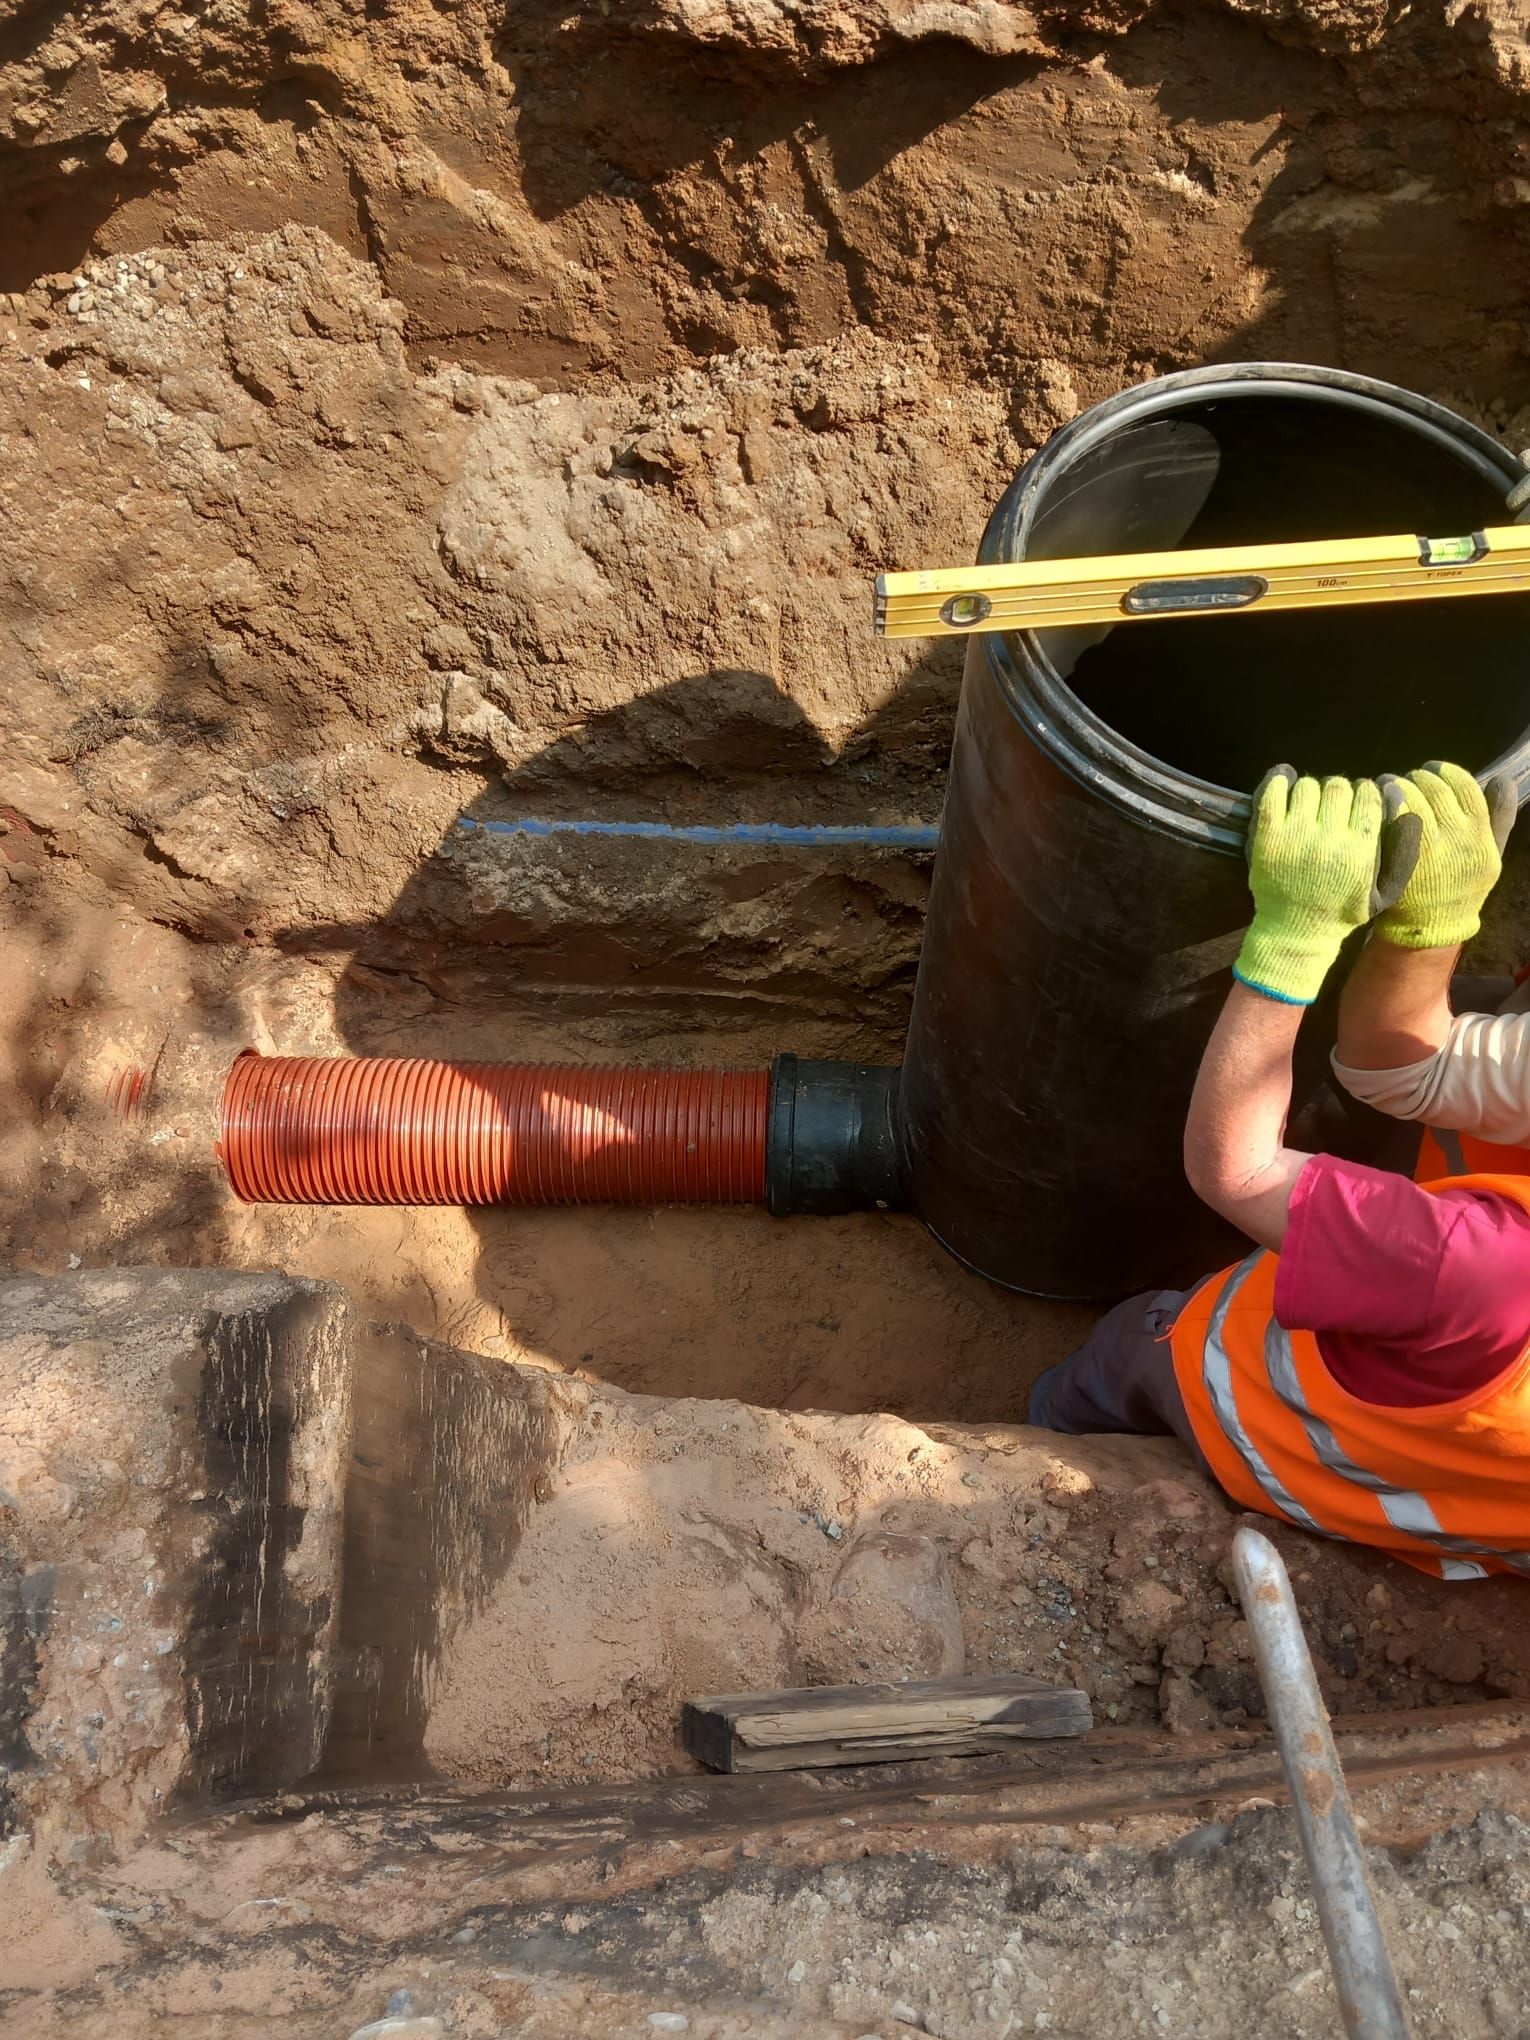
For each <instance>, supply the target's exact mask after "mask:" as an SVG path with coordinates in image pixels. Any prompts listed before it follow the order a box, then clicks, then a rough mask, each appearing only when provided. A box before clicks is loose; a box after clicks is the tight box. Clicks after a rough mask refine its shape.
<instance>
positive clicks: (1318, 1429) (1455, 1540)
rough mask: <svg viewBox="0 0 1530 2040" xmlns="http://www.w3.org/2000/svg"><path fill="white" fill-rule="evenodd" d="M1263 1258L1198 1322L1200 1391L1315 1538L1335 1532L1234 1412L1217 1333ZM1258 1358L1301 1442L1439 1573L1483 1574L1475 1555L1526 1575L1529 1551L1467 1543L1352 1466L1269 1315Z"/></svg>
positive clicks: (1255, 1476) (1257, 1475)
mask: <svg viewBox="0 0 1530 2040" xmlns="http://www.w3.org/2000/svg"><path fill="white" fill-rule="evenodd" d="M1263 1259H1264V1252H1263V1249H1262V1248H1261V1249H1260V1250H1259V1251H1257V1252H1255V1253H1252V1254H1250V1255H1249V1257H1248V1259H1247V1260H1245V1261H1240V1262H1239V1263H1238V1265H1237V1267H1236V1268H1234V1269H1233V1270H1232V1272H1231V1273H1230V1274H1229V1276H1228V1278H1227V1281H1226V1282H1225V1284H1224V1285H1223V1288H1222V1293H1221V1295H1220V1296H1219V1297H1218V1298H1217V1301H1216V1307H1215V1309H1214V1310H1213V1311H1212V1314H1211V1321H1210V1323H1209V1324H1208V1325H1207V1327H1206V1336H1205V1341H1204V1345H1203V1347H1202V1360H1201V1367H1202V1379H1203V1381H1204V1383H1205V1386H1206V1394H1207V1396H1208V1398H1209V1400H1210V1403H1211V1407H1212V1409H1213V1411H1214V1412H1215V1414H1216V1419H1217V1422H1218V1423H1219V1424H1220V1425H1221V1427H1222V1434H1223V1436H1224V1437H1225V1438H1226V1439H1227V1442H1228V1443H1229V1445H1231V1446H1232V1448H1233V1450H1234V1451H1235V1452H1236V1453H1237V1455H1238V1457H1239V1458H1240V1459H1241V1460H1242V1462H1243V1464H1244V1467H1245V1468H1246V1469H1247V1471H1248V1475H1249V1478H1250V1479H1251V1480H1252V1481H1253V1482H1254V1484H1255V1486H1256V1487H1257V1488H1258V1489H1259V1491H1260V1493H1261V1494H1262V1495H1264V1496H1265V1498H1266V1499H1267V1500H1268V1501H1269V1502H1270V1503H1271V1504H1272V1506H1273V1507H1274V1508H1275V1509H1277V1510H1278V1511H1279V1512H1280V1514H1281V1515H1283V1516H1288V1517H1289V1518H1290V1519H1291V1521H1292V1522H1293V1523H1298V1524H1300V1526H1301V1527H1302V1529H1304V1530H1313V1531H1316V1532H1317V1534H1318V1535H1319V1536H1320V1537H1334V1536H1337V1535H1338V1534H1339V1533H1337V1532H1336V1531H1332V1530H1326V1529H1325V1528H1324V1527H1323V1525H1322V1524H1321V1523H1319V1522H1318V1521H1317V1520H1316V1518H1315V1517H1314V1516H1313V1515H1312V1514H1311V1512H1310V1511H1309V1510H1308V1509H1306V1508H1304V1507H1303V1506H1302V1504H1301V1503H1300V1502H1298V1501H1297V1500H1296V1498H1295V1496H1294V1495H1292V1494H1291V1493H1290V1492H1289V1491H1288V1489H1287V1488H1286V1487H1285V1486H1284V1485H1283V1484H1282V1482H1281V1481H1279V1480H1278V1479H1277V1478H1276V1477H1275V1474H1274V1473H1273V1472H1272V1470H1271V1468H1270V1466H1269V1465H1268V1463H1267V1462H1266V1460H1265V1459H1264V1457H1263V1455H1262V1454H1261V1453H1260V1451H1259V1449H1258V1447H1257V1446H1256V1445H1255V1444H1254V1442H1253V1440H1252V1439H1251V1438H1250V1437H1249V1435H1248V1432H1247V1430H1246V1429H1245V1428H1244V1425H1243V1421H1242V1419H1241V1418H1240V1416H1239V1415H1238V1409H1237V1402H1236V1398H1235V1395H1234V1391H1233V1384H1232V1361H1231V1359H1230V1357H1229V1355H1228V1352H1227V1348H1226V1346H1225V1345H1224V1344H1223V1340H1222V1327H1223V1324H1224V1323H1225V1322H1226V1318H1227V1312H1228V1309H1229V1307H1230V1306H1231V1304H1232V1302H1233V1299H1234V1298H1235V1297H1236V1295H1237V1294H1238V1291H1239V1290H1240V1289H1241V1288H1242V1287H1243V1285H1244V1283H1245V1282H1246V1281H1247V1280H1248V1278H1249V1276H1250V1275H1251V1274H1252V1273H1253V1270H1254V1268H1255V1267H1256V1266H1257V1265H1258V1263H1259V1262H1260V1261H1262V1260H1263ZM1264 1365H1265V1372H1266V1374H1267V1375H1268V1377H1269V1382H1270V1387H1271V1390H1272V1391H1273V1393H1274V1395H1275V1397H1276V1399H1277V1400H1278V1401H1279V1402H1281V1403H1283V1404H1284V1405H1285V1407H1286V1408H1287V1409H1288V1410H1290V1411H1291V1412H1292V1414H1293V1415H1294V1416H1296V1417H1297V1418H1298V1419H1299V1420H1300V1422H1301V1426H1302V1429H1303V1430H1304V1431H1305V1433H1306V1435H1307V1442H1308V1444H1309V1445H1310V1446H1311V1448H1312V1452H1313V1456H1314V1458H1316V1460H1317V1461H1318V1464H1319V1465H1320V1466H1323V1467H1325V1468H1326V1469H1327V1470H1328V1472H1329V1473H1332V1474H1336V1475H1337V1476H1338V1477H1339V1479H1341V1480H1347V1481H1350V1482H1352V1483H1353V1484H1354V1485H1355V1486H1356V1487H1359V1488H1363V1489H1365V1491H1366V1492H1367V1493H1368V1494H1372V1495H1374V1496H1375V1497H1376V1499H1377V1501H1378V1502H1379V1503H1380V1504H1381V1512H1382V1514H1383V1515H1384V1516H1385V1517H1386V1519H1387V1521H1388V1522H1389V1523H1390V1524H1391V1525H1392V1527H1393V1529H1394V1530H1400V1531H1402V1532H1403V1534H1404V1535H1405V1536H1408V1537H1416V1538H1417V1539H1418V1540H1419V1541H1420V1543H1425V1544H1431V1545H1433V1546H1434V1547H1435V1549H1436V1550H1437V1551H1438V1552H1439V1554H1440V1571H1441V1574H1442V1575H1443V1577H1444V1578H1446V1579H1447V1580H1480V1579H1485V1578H1486V1577H1487V1569H1486V1567H1485V1566H1481V1565H1478V1564H1476V1563H1474V1560H1475V1559H1478V1558H1493V1559H1496V1560H1497V1561H1498V1563H1499V1564H1500V1565H1504V1566H1507V1567H1508V1568H1509V1570H1510V1571H1511V1572H1515V1573H1519V1574H1522V1575H1525V1576H1527V1577H1530V1552H1525V1551H1499V1550H1496V1549H1495V1548H1494V1547H1493V1546H1491V1545H1487V1544H1477V1543H1474V1542H1473V1541H1472V1540H1471V1539H1470V1538H1466V1537H1454V1536H1451V1535H1450V1534H1449V1532H1447V1531H1446V1530H1445V1529H1444V1527H1443V1526H1442V1525H1441V1522H1440V1519H1439V1517H1438V1516H1437V1515H1436V1514H1435V1512H1434V1510H1433V1508H1432V1507H1431V1506H1430V1504H1429V1502H1428V1501H1427V1500H1426V1499H1425V1498H1424V1496H1423V1495H1421V1494H1418V1493H1417V1492H1416V1491H1415V1490H1414V1489H1412V1488H1400V1487H1396V1486H1394V1485H1393V1484H1392V1482H1390V1481H1388V1480H1384V1479H1383V1478H1382V1477H1381V1475H1380V1474H1377V1473H1372V1472H1371V1471H1370V1469H1369V1468H1368V1467H1364V1466H1360V1465H1357V1464H1356V1462H1355V1461H1354V1460H1353V1459H1351V1458H1350V1456H1349V1454H1348V1453H1347V1452H1346V1451H1345V1450H1344V1448H1343V1446H1342V1445H1340V1443H1339V1441H1338V1439H1337V1438H1336V1437H1335V1436H1334V1434H1333V1431H1332V1430H1331V1429H1330V1427H1329V1426H1328V1425H1327V1424H1326V1423H1325V1422H1324V1421H1323V1419H1322V1418H1321V1417H1320V1416H1318V1415H1317V1414H1316V1412H1315V1411H1314V1410H1313V1409H1312V1407H1311V1405H1310V1404H1309V1402H1308V1400H1307V1396H1306V1392H1305V1390H1304V1389H1303V1387H1302V1384H1301V1377H1300V1375H1299V1374H1298V1373H1297V1370H1296V1356H1295V1354H1294V1353H1293V1351H1292V1349H1291V1340H1290V1336H1289V1334H1288V1333H1287V1332H1286V1331H1285V1329H1284V1327H1283V1326H1281V1325H1279V1324H1277V1323H1276V1321H1275V1319H1274V1317H1273V1316H1272V1317H1271V1318H1270V1321H1269V1323H1268V1325H1267V1326H1266V1328H1265V1335H1264Z"/></svg>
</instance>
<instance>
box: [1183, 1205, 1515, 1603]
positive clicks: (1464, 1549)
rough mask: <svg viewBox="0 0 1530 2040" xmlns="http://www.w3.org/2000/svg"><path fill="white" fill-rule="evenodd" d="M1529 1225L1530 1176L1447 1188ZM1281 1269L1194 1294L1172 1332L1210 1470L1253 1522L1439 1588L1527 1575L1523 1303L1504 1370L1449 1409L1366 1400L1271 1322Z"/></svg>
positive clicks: (1307, 1342) (1267, 1259) (1260, 1259)
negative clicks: (1484, 1200) (1508, 1209)
mask: <svg viewBox="0 0 1530 2040" xmlns="http://www.w3.org/2000/svg"><path fill="white" fill-rule="evenodd" d="M1425 1187H1426V1188H1428V1189H1429V1190H1430V1191H1432V1192H1435V1193H1438V1192H1439V1191H1441V1190H1480V1191H1486V1192H1490V1193H1491V1194H1492V1195H1494V1196H1497V1197H1507V1198H1509V1199H1510V1200H1511V1201H1512V1202H1513V1203H1515V1204H1517V1205H1519V1206H1520V1208H1521V1209H1522V1210H1524V1211H1526V1212H1530V1177H1526V1176H1511V1175H1481V1176H1457V1177H1451V1178H1447V1179H1446V1180H1444V1181H1440V1182H1434V1183H1430V1184H1428V1185H1426V1186H1425ZM1278 1258H1279V1257H1278V1256H1277V1255H1275V1254H1272V1253H1269V1252H1267V1251H1266V1250H1265V1249H1263V1248H1261V1249H1260V1250H1259V1251H1258V1252H1257V1253H1253V1254H1250V1255H1249V1257H1248V1259H1247V1260H1246V1261H1240V1262H1239V1263H1238V1264H1237V1266H1236V1267H1232V1268H1224V1269H1223V1271H1222V1273H1221V1274H1220V1275H1213V1276H1212V1277H1211V1278H1210V1279H1209V1280H1208V1281H1206V1282H1203V1283H1202V1284H1201V1286H1200V1288H1199V1289H1198V1290H1197V1291H1196V1292H1195V1294H1194V1295H1193V1296H1192V1297H1191V1298H1190V1301H1189V1302H1188V1303H1187V1304H1186V1305H1185V1307H1184V1309H1183V1310H1182V1311H1181V1312H1180V1314H1179V1318H1178V1321H1177V1322H1176V1324H1175V1326H1174V1332H1173V1352H1174V1371H1175V1374H1176V1376H1177V1378H1178V1381H1179V1387H1180V1393H1181V1394H1182V1395H1183V1396H1184V1399H1185V1408H1186V1410H1187V1411H1188V1413H1189V1416H1190V1422H1191V1424H1192V1426H1193V1427H1194V1430H1195V1436H1196V1441H1197V1443H1198V1444H1199V1445H1200V1448H1201V1450H1202V1452H1204V1453H1205V1455H1206V1458H1207V1460H1208V1461H1209V1462H1210V1465H1211V1469H1212V1472H1213V1473H1215V1475H1216V1477H1217V1479H1218V1480H1219V1481H1220V1482H1221V1484H1222V1486H1223V1487H1224V1488H1225V1489H1226V1491H1227V1493H1228V1494H1229V1495H1231V1496H1232V1498H1233V1500H1234V1501H1237V1502H1241V1503H1242V1504H1243V1506H1244V1507H1245V1508H1247V1509H1257V1510H1259V1511H1260V1513H1261V1514H1263V1515H1266V1516H1278V1517H1281V1518H1282V1519H1283V1520H1284V1521H1286V1522H1288V1523H1295V1524H1297V1525H1299V1526H1300V1527H1301V1528H1302V1529H1303V1530H1312V1531H1315V1532H1316V1533H1317V1534H1318V1535H1319V1536H1320V1537H1342V1538H1347V1539H1348V1540H1349V1541H1350V1542H1351V1543H1352V1544H1372V1545H1375V1546H1377V1547H1378V1548H1379V1549H1380V1550H1383V1551H1389V1552H1391V1553H1392V1555H1393V1556H1394V1557H1395V1558H1401V1559H1405V1560H1406V1561H1407V1562H1408V1564H1409V1565H1413V1566H1417V1567H1418V1569H1419V1570H1420V1571H1421V1572H1427V1573H1433V1574H1434V1575H1435V1576H1436V1577H1437V1578H1440V1579H1447V1580H1466V1579H1481V1578H1483V1577H1484V1576H1485V1575H1486V1574H1488V1573H1498V1572H1509V1573H1520V1574H1523V1575H1525V1576H1526V1577H1530V1298H1527V1299H1526V1337H1525V1344H1524V1346H1523V1347H1522V1348H1521V1350H1520V1352H1519V1354H1518V1356H1517V1357H1516V1359H1515V1360H1514V1361H1513V1363H1512V1364H1511V1365H1510V1366H1508V1367H1506V1368H1505V1369H1504V1370H1503V1372H1502V1373H1501V1374H1500V1375H1498V1376H1497V1378H1496V1379H1495V1380H1493V1381H1489V1382H1487V1383H1486V1384H1484V1386H1482V1387H1481V1388H1477V1389H1473V1391H1472V1392H1471V1394H1470V1395H1465V1396H1462V1397H1460V1398H1459V1399H1458V1400H1457V1401H1455V1402H1447V1403H1427V1404H1423V1405H1421V1406H1419V1407H1415V1408H1408V1409H1391V1408H1383V1407H1380V1406H1378V1405H1377V1404H1375V1403H1367V1402H1361V1401H1360V1400H1359V1398H1358V1397H1356V1396H1352V1395H1351V1394H1349V1392H1348V1390H1346V1389H1344V1388H1341V1387H1340V1385H1339V1383H1338V1382H1337V1381H1335V1379H1334V1378H1333V1376H1332V1375H1331V1374H1330V1373H1329V1371H1328V1368H1327V1365H1326V1363H1325V1362H1324V1360H1323V1356H1322V1353H1321V1351H1320V1350H1319V1347H1318V1342H1317V1338H1316V1335H1315V1334H1314V1333H1312V1332H1288V1331H1286V1330H1285V1329H1284V1328H1283V1327H1282V1326H1281V1325H1279V1324H1277V1322H1276V1320H1275V1270H1276V1265H1277V1262H1278Z"/></svg>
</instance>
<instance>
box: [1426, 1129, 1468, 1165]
mask: <svg viewBox="0 0 1530 2040" xmlns="http://www.w3.org/2000/svg"><path fill="white" fill-rule="evenodd" d="M1424 1131H1425V1132H1426V1133H1429V1134H1432V1135H1433V1136H1434V1144H1435V1146H1436V1147H1437V1148H1438V1149H1439V1151H1440V1153H1441V1154H1442V1155H1443V1156H1444V1157H1445V1173H1446V1175H1447V1176H1464V1175H1465V1174H1466V1150H1465V1148H1464V1147H1462V1145H1461V1136H1460V1134H1459V1133H1456V1132H1455V1131H1454V1130H1453V1129H1452V1128H1451V1127H1448V1126H1428V1127H1425V1129H1424Z"/></svg>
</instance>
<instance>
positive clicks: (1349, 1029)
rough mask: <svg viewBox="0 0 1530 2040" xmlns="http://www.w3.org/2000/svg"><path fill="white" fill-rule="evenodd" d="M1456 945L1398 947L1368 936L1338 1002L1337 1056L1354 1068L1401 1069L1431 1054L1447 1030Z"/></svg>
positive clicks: (1456, 952)
mask: <svg viewBox="0 0 1530 2040" xmlns="http://www.w3.org/2000/svg"><path fill="white" fill-rule="evenodd" d="M1460 954H1461V952H1460V950H1459V949H1400V948H1399V947H1398V946H1397V945H1396V944H1395V943H1393V942H1387V941H1384V940H1381V939H1379V938H1377V937H1374V936H1373V937H1372V939H1371V940H1370V941H1369V942H1368V943H1367V944H1366V945H1365V947H1364V949H1362V950H1361V952H1360V955H1359V957H1358V958H1357V959H1356V962H1355V967H1354V969H1353V970H1352V971H1351V972H1350V974H1349V978H1348V980H1347V981H1346V983H1345V986H1344V992H1343V996H1342V997H1341V999H1340V1001H1339V1041H1338V1049H1337V1053H1336V1060H1337V1061H1338V1062H1340V1063H1342V1064H1343V1065H1345V1067H1346V1068H1349V1069H1355V1070H1392V1069H1401V1068H1403V1067H1405V1066H1406V1065H1408V1064H1411V1063H1417V1062H1421V1061H1422V1060H1423V1059H1424V1058H1425V1057H1426V1056H1431V1055H1434V1054H1435V1053H1436V1052H1437V1051H1438V1050H1439V1049H1440V1048H1441V1047H1442V1046H1443V1045H1444V1042H1445V1037H1446V1035H1447V1034H1449V1032H1450V980H1451V977H1452V975H1453V974H1454V972H1455V967H1456V959H1457V957H1459V955H1460Z"/></svg>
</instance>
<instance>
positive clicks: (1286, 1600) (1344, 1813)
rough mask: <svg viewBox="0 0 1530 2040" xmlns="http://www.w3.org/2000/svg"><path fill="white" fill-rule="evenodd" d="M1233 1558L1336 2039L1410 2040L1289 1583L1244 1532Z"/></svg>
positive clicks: (1269, 1554) (1277, 1562)
mask: <svg viewBox="0 0 1530 2040" xmlns="http://www.w3.org/2000/svg"><path fill="white" fill-rule="evenodd" d="M1232 1558H1233V1574H1234V1577H1235V1578H1236V1580H1237V1583H1238V1595H1239V1598H1240V1599H1241V1601H1242V1603H1243V1612H1244V1614H1245V1615H1246V1616H1247V1617H1248V1626H1249V1629H1250V1630H1251V1631H1252V1633H1253V1638H1254V1655H1255V1657H1256V1659H1257V1660H1258V1664H1259V1679H1260V1683H1261V1685H1262V1686H1263V1687H1264V1697H1265V1702H1266V1704H1267V1706H1268V1708H1269V1714H1270V1725H1271V1727H1272V1728H1273V1729H1274V1731H1275V1743H1276V1747H1277V1748H1278V1749H1279V1751H1280V1762H1281V1768H1282V1769H1283V1770H1284V1772H1285V1774H1286V1783H1287V1784H1288V1785H1289V1786H1290V1788H1291V1802H1292V1805H1293V1806H1294V1808H1295V1810H1296V1826H1297V1832H1298V1833H1299V1834H1300V1836H1301V1841H1302V1853H1303V1854H1304V1855H1305V1856H1306V1858H1307V1868H1308V1870H1309V1871H1310V1872H1311V1875H1312V1884H1313V1889H1314V1890H1315V1892H1316V1893H1317V1907H1318V1918H1319V1920H1320V1921H1321V1922H1322V1927H1323V1939H1324V1941H1325V1942H1326V1944H1327V1947H1328V1960H1329V1962H1330V1963H1331V1964H1332V1967H1333V1978H1334V1985H1335V1988H1336V1989H1337V1991H1338V1994H1339V2011H1340V2015H1341V2016H1342V2018H1343V2020H1344V2030H1345V2032H1346V2033H1348V2034H1349V2035H1350V2036H1351V2040H1408V2021H1407V2016H1406V2014H1405V2013H1404V2011H1403V2004H1402V1996H1401V1993H1400V1992H1399V1990H1398V1988H1397V1978H1396V1976H1395V1975H1394V1974H1393V1970H1392V1958H1391V1956H1390V1955H1389V1954H1388V1952H1387V1944H1386V1940H1385V1938H1384V1936H1383V1934H1382V1931H1381V1922H1380V1920H1379V1919H1378V1918H1377V1917H1376V1901H1375V1899H1374V1897H1373V1896H1372V1893H1371V1887H1370V1880H1369V1879H1368V1878H1367V1876H1366V1872H1365V1852H1364V1850H1363V1849H1362V1848H1361V1846H1360V1837H1359V1835H1358V1834H1357V1833H1356V1832H1355V1817H1354V1813H1353V1810H1352V1809H1351V1807H1350V1803H1349V1793H1348V1791H1347V1790H1346V1789H1345V1785H1344V1773H1343V1771H1342V1770H1341V1769H1340V1768H1339V1758H1338V1753H1337V1751H1336V1750H1335V1749H1334V1746H1333V1736H1332V1734H1331V1733H1330V1732H1329V1727H1328V1710H1327V1708H1326V1707H1325V1706H1324V1705H1323V1697H1322V1695H1321V1693H1319V1691H1318V1683H1317V1675H1316V1673H1315V1672H1314V1671H1313V1669H1312V1657H1311V1654H1310V1653H1309V1651H1308V1649H1307V1639H1306V1637H1305V1636H1304V1635H1303V1633H1302V1618H1301V1616H1300V1615H1299V1614H1298V1612H1297V1607H1296V1597H1295V1596H1294V1595H1293V1593H1292V1592H1291V1581H1290V1577H1289V1575H1288V1574H1287V1572H1286V1568H1285V1564H1284V1562H1283V1560H1282V1559H1281V1556H1280V1553H1279V1552H1278V1551H1277V1550H1276V1549H1275V1547H1274V1545H1273V1544H1272V1543H1271V1542H1270V1540H1269V1538H1268V1537H1266V1536H1264V1535H1263V1533H1262V1532H1260V1531H1258V1530H1252V1529H1249V1528H1247V1527H1246V1526H1245V1527H1244V1528H1242V1529H1240V1530H1239V1531H1238V1532H1237V1534H1236V1535H1235V1536H1234V1538H1233V1547H1232Z"/></svg>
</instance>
